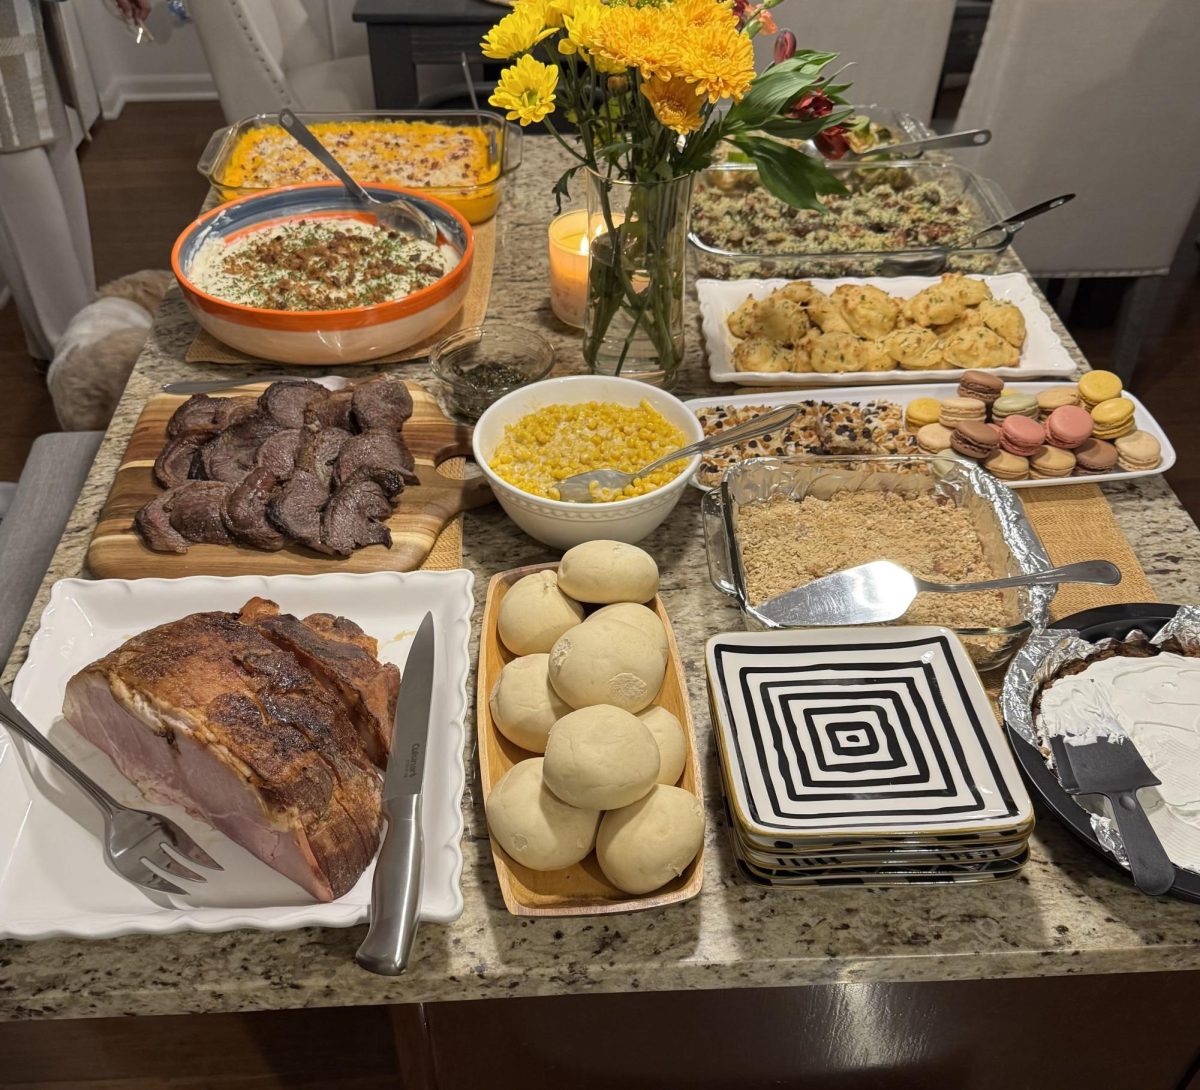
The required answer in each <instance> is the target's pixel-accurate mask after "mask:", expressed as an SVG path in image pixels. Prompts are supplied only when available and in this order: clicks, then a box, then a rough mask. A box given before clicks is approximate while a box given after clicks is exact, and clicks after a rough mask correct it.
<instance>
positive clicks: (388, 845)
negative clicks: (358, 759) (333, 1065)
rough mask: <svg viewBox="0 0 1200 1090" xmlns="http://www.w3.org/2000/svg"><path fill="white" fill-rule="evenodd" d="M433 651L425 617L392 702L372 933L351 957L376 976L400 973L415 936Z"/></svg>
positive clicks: (430, 627) (430, 621)
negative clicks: (384, 825)
mask: <svg viewBox="0 0 1200 1090" xmlns="http://www.w3.org/2000/svg"><path fill="white" fill-rule="evenodd" d="M434 643H435V639H434V629H433V614H432V613H426V614H425V619H424V620H423V621H422V622H421V627H420V628H418V629H417V635H416V638H415V639H414V640H413V642H412V647H411V648H410V649H409V652H408V661H407V662H406V663H405V664H404V676H403V677H402V678H401V680H400V692H399V694H398V695H397V697H396V721H395V723H394V724H393V725H392V747H391V750H390V756H389V757H388V766H387V774H386V775H385V776H384V778H383V813H384V817H385V818H386V820H387V829H386V830H385V831H384V834H383V843H382V844H381V845H380V847H379V855H378V856H377V857H376V859H375V874H374V875H373V877H372V879H371V926H370V927H369V928H368V930H367V937H366V938H365V939H363V943H362V945H361V946H360V947H359V948H358V952H357V953H356V954H355V955H354V960H355V961H357V962H358V964H359V965H361V966H362V967H363V968H364V969H368V970H370V971H371V972H372V973H379V974H380V976H399V975H400V974H401V973H402V972H404V970H405V968H406V967H407V966H408V955H409V953H410V952H411V951H412V944H413V939H414V938H416V934H417V910H418V908H419V907H420V902H421V865H422V861H423V858H424V854H425V844H424V841H423V840H422V838H421V781H422V779H423V778H424V775H425V747H426V743H427V742H428V740H429V711H430V704H431V702H432V699H433V664H434Z"/></svg>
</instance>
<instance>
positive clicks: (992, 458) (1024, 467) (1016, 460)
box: [983, 417, 1029, 481]
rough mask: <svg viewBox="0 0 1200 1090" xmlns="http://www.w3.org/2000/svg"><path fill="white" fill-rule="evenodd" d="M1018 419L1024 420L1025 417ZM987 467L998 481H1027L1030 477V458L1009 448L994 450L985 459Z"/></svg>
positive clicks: (985, 467)
mask: <svg viewBox="0 0 1200 1090" xmlns="http://www.w3.org/2000/svg"><path fill="white" fill-rule="evenodd" d="M1017 419H1020V420H1024V419H1025V418H1024V417H1018V418H1017ZM983 468H984V469H986V470H987V471H988V472H989V473H991V475H992V476H993V477H995V478H996V480H998V481H1025V480H1028V479H1029V459H1028V458H1022V457H1021V456H1020V455H1019V454H1010V453H1009V452H1008V451H1007V450H994V451H992V453H991V454H989V455H988V456H987V457H986V458H985V459H984V460H983Z"/></svg>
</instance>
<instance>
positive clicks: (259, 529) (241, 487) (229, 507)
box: [224, 469, 288, 552]
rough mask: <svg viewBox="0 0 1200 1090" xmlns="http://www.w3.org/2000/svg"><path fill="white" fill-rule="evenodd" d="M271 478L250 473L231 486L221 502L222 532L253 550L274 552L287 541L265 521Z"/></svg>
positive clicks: (268, 473) (265, 471)
mask: <svg viewBox="0 0 1200 1090" xmlns="http://www.w3.org/2000/svg"><path fill="white" fill-rule="evenodd" d="M275 484H276V481H275V477H274V476H273V475H272V473H271V471H270V470H268V469H252V470H251V471H250V472H249V473H247V474H246V476H245V477H243V478H242V481H241V483H240V484H238V485H235V486H234V488H233V491H232V492H230V493H229V497H228V498H227V499H226V500H225V510H224V518H225V528H226V529H227V530H228V531H229V532H230V534H232V535H233V537H234V539H235V540H237V541H240V542H242V543H243V544H245V545H252V546H254V548H256V549H266V550H268V551H270V552H275V551H277V550H279V549H282V548H283V547H284V546H285V545H286V544H287V543H288V539H287V538H286V537H285V536H284V535H283V534H281V533H280V532H279V531H278V530H277V529H275V527H274V526H273V525H272V524H271V523H270V521H269V520H268V519H267V504H268V503H269V502H270V499H271V496H272V494H273V493H274V491H275Z"/></svg>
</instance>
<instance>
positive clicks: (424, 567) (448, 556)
mask: <svg viewBox="0 0 1200 1090" xmlns="http://www.w3.org/2000/svg"><path fill="white" fill-rule="evenodd" d="M438 468H439V471H440V472H441V473H444V474H445V475H446V476H447V477H451V478H453V479H454V480H456V481H461V480H462V479H463V477H464V476H465V475H466V472H467V460H466V459H465V458H450V459H449V460H448V461H445V462H443V463H442V464H441V465H440V466H439V467H438ZM400 502H401V503H403V502H404V500H403V497H401V501H400ZM462 541H463V517H462V515H458V516H456V517H455V518H453V519H451V520H450V521H449V522H448V523H446V525H445V526H444V527H443V528H442V532H441V533H440V534H438V536H437V540H436V541H434V543H433V548H432V549H430V550H429V555H428V556H427V557H426V558H425V560H424V562H423V563H422V564H421V567H420V570H421V571H453V570H454V569H455V568H461V567H462Z"/></svg>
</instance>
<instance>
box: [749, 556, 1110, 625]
mask: <svg viewBox="0 0 1200 1090" xmlns="http://www.w3.org/2000/svg"><path fill="white" fill-rule="evenodd" d="M1120 581H1121V573H1120V571H1119V570H1118V569H1117V567H1116V565H1115V564H1110V563H1109V562H1108V561H1107V560H1084V561H1082V562H1081V563H1078V564H1065V565H1063V566H1062V567H1061V568H1047V569H1045V570H1044V571H1038V572H1029V573H1027V574H1025V575H1010V576H1006V577H1005V578H1003V579H985V580H983V581H982V582H978V583H930V582H928V581H926V580H924V579H919V578H917V576H915V575H913V574H912V573H911V572H909V571H906V570H905V569H904V568H902V567H900V565H899V564H893V563H892V562H891V561H890V560H875V561H873V562H872V563H870V564H860V565H859V566H858V567H856V568H847V569H846V570H845V571H839V572H834V573H833V574H832V575H826V576H824V577H822V578H821V579H814V580H813V581H812V582H811V583H806V584H805V585H804V586H802V587H797V588H796V589H795V590H789V591H787V592H786V593H784V594H778V595H776V596H775V597H774V598H769V599H767V601H765V602H763V604H762V605H760V606H758V607H757V612H758V613H760V614H761V615H762V616H763V617H765V618H767V619H768V620H770V621H774V622H775V623H777V624H781V625H789V626H819V625H848V624H879V623H882V622H883V621H894V620H895V619H896V618H897V617H901V616H903V615H904V611H905V610H906V609H908V607H909V606H910V605H912V601H913V599H914V598H915V597H916V596H917V594H918V593H920V592H922V591H937V592H940V593H946V594H964V593H966V592H967V591H973V590H1003V589H1005V588H1006V587H1036V586H1050V585H1054V584H1057V583H1103V584H1105V585H1106V586H1114V585H1115V584H1117V583H1119V582H1120Z"/></svg>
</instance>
